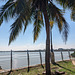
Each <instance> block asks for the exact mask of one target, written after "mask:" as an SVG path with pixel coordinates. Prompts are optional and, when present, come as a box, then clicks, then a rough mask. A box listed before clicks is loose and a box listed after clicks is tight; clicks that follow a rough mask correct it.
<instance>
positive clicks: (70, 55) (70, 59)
mask: <svg viewBox="0 0 75 75" xmlns="http://www.w3.org/2000/svg"><path fill="white" fill-rule="evenodd" d="M68 54H69V59H70V60H71V55H70V51H69V50H68Z"/></svg>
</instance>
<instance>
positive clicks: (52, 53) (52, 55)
mask: <svg viewBox="0 0 75 75" xmlns="http://www.w3.org/2000/svg"><path fill="white" fill-rule="evenodd" d="M51 63H52V64H54V63H55V58H54V51H53V44H52V29H51Z"/></svg>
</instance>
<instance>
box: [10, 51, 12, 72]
mask: <svg viewBox="0 0 75 75" xmlns="http://www.w3.org/2000/svg"><path fill="white" fill-rule="evenodd" d="M10 65H11V70H10V71H12V50H11V60H10Z"/></svg>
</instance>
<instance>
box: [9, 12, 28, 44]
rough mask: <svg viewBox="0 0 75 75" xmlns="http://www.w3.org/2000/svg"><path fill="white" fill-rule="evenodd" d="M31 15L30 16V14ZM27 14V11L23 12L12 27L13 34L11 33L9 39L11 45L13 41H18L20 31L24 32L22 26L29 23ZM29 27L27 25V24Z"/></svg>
mask: <svg viewBox="0 0 75 75" xmlns="http://www.w3.org/2000/svg"><path fill="white" fill-rule="evenodd" d="M28 15H29V14H28ZM28 15H27V14H25V11H23V12H21V13H20V15H19V16H18V18H17V19H16V21H15V22H14V23H13V24H12V25H11V29H10V31H11V33H10V38H9V45H10V43H11V42H12V41H14V40H15V39H16V37H17V36H18V34H19V33H20V31H21V30H22V26H23V25H24V26H25V24H26V22H27V21H28V19H27V17H28ZM26 25H27V24H26Z"/></svg>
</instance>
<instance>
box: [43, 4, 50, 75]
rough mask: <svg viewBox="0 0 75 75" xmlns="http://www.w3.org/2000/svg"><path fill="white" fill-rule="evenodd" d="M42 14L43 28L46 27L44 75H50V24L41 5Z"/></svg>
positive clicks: (44, 7)
mask: <svg viewBox="0 0 75 75" xmlns="http://www.w3.org/2000/svg"><path fill="white" fill-rule="evenodd" d="M43 14H44V18H45V26H46V52H45V68H46V75H51V69H50V24H49V18H48V14H47V10H46V6H45V5H44V4H43Z"/></svg>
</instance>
